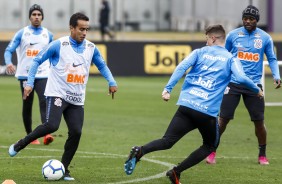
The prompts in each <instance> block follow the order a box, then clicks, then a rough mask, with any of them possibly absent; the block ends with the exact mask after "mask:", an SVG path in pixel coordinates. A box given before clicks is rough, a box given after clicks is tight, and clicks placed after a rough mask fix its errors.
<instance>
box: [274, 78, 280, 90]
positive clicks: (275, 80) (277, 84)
mask: <svg viewBox="0 0 282 184" xmlns="http://www.w3.org/2000/svg"><path fill="white" fill-rule="evenodd" d="M274 85H276V87H275V89H278V88H280V87H281V80H280V79H274Z"/></svg>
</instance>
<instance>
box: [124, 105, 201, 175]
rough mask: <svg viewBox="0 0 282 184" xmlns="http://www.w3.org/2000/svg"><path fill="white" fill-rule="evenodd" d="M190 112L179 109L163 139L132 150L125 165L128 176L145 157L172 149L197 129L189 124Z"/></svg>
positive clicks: (185, 109) (184, 108)
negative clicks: (188, 113) (187, 134)
mask: <svg viewBox="0 0 282 184" xmlns="http://www.w3.org/2000/svg"><path fill="white" fill-rule="evenodd" d="M188 110H189V108H187V107H183V106H180V107H179V108H178V110H177V111H176V113H175V115H174V117H173V118H172V120H171V122H170V124H169V126H168V128H167V130H166V132H165V134H164V136H163V137H162V138H161V139H157V140H154V141H151V142H149V143H147V144H145V145H144V146H135V147H133V148H132V150H131V151H130V154H129V156H128V158H127V160H126V162H125V165H124V169H125V172H126V174H128V175H130V174H132V172H133V170H134V168H135V165H136V163H137V162H138V161H139V160H140V158H141V157H142V156H143V155H145V154H148V153H151V152H154V151H159V150H166V149H170V148H171V147H172V146H173V145H174V144H175V143H176V142H177V141H178V140H179V139H181V138H182V137H183V136H184V135H185V134H186V133H188V132H189V131H191V130H193V129H195V128H196V127H194V126H193V125H191V124H190V123H189V122H190V119H189V117H188V116H187V111H188Z"/></svg>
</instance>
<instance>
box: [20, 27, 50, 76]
mask: <svg viewBox="0 0 282 184" xmlns="http://www.w3.org/2000/svg"><path fill="white" fill-rule="evenodd" d="M32 31H33V30H31V29H29V28H28V26H27V27H25V28H24V31H23V35H22V38H21V43H20V46H19V47H18V48H17V50H16V51H17V58H18V64H17V71H16V75H15V76H16V77H19V76H28V71H29V69H30V66H31V64H32V60H33V58H34V57H35V56H36V55H37V54H38V53H39V52H40V51H41V50H42V49H43V48H44V47H46V46H47V45H48V44H49V41H50V38H49V34H48V30H47V29H46V28H43V31H42V32H41V34H38V35H35V34H32ZM49 67H50V63H49V62H44V63H43V64H42V65H40V67H39V68H38V71H37V73H36V75H35V77H36V78H47V77H48V73H49Z"/></svg>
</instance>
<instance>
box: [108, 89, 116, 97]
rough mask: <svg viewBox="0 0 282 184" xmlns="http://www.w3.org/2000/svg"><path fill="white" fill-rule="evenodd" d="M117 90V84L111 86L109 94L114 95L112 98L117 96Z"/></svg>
mask: <svg viewBox="0 0 282 184" xmlns="http://www.w3.org/2000/svg"><path fill="white" fill-rule="evenodd" d="M115 92H117V86H110V87H109V93H108V95H112V99H114V98H115Z"/></svg>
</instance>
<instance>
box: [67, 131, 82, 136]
mask: <svg viewBox="0 0 282 184" xmlns="http://www.w3.org/2000/svg"><path fill="white" fill-rule="evenodd" d="M69 134H70V135H71V136H75V137H80V136H81V134H82V131H81V129H75V130H71V131H70V132H69Z"/></svg>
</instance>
